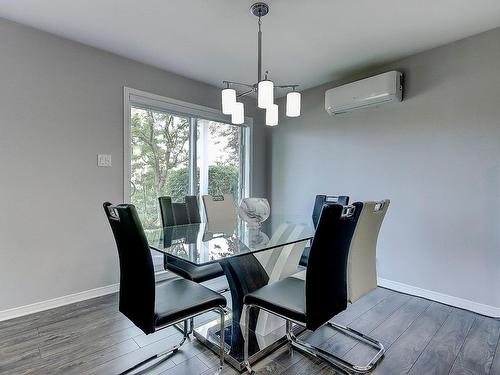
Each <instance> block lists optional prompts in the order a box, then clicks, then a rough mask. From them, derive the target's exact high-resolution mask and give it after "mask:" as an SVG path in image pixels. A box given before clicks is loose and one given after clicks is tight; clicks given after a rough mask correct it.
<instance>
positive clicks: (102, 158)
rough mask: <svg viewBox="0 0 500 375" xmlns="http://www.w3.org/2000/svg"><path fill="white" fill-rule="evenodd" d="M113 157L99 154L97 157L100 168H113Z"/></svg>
mask: <svg viewBox="0 0 500 375" xmlns="http://www.w3.org/2000/svg"><path fill="white" fill-rule="evenodd" d="M111 165H112V164H111V155H106V154H99V155H97V166H98V167H111Z"/></svg>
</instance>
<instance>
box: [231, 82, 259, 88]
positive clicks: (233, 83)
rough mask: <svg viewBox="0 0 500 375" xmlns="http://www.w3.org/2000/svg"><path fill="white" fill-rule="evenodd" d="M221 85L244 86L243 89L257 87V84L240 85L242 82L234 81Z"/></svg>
mask: <svg viewBox="0 0 500 375" xmlns="http://www.w3.org/2000/svg"><path fill="white" fill-rule="evenodd" d="M222 83H223V84H230V85H238V86H245V87H251V88H255V87H257V84H255V83H254V84H249V83H242V82H235V81H222Z"/></svg>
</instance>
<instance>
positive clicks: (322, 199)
mask: <svg viewBox="0 0 500 375" xmlns="http://www.w3.org/2000/svg"><path fill="white" fill-rule="evenodd" d="M327 203H329V204H330V203H337V204H341V205H342V206H347V205H348V204H349V197H348V196H347V195H321V194H320V195H316V199H315V200H314V207H313V213H312V220H313V224H314V227H315V228H316V227H317V226H318V221H319V216H320V215H321V209H322V208H323V206H324V205H325V204H327Z"/></svg>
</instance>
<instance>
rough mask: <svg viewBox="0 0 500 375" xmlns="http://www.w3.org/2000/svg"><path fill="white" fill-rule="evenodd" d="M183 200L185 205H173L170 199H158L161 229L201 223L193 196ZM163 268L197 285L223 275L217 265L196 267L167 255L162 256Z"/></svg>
mask: <svg viewBox="0 0 500 375" xmlns="http://www.w3.org/2000/svg"><path fill="white" fill-rule="evenodd" d="M184 199H185V203H174V202H172V198H171V197H166V196H165V197H159V198H158V201H159V203H160V213H161V219H162V223H163V227H170V226H173V225H185V224H197V223H201V218H200V211H199V209H198V201H197V198H196V197H195V196H194V195H188V196H186V197H185V198H184ZM164 268H165V269H166V270H169V271H172V272H173V273H175V274H177V275H179V276H182V277H184V278H186V279H188V280H192V281H194V282H197V283H202V282H204V281H208V280H212V279H215V278H217V277H220V276H223V275H224V271H223V270H222V267H221V266H220V264H218V263H214V264H208V265H206V266H196V265H193V264H191V263H189V262H185V261H182V260H181V259H178V258H175V257H172V256H170V255H168V254H165V256H164Z"/></svg>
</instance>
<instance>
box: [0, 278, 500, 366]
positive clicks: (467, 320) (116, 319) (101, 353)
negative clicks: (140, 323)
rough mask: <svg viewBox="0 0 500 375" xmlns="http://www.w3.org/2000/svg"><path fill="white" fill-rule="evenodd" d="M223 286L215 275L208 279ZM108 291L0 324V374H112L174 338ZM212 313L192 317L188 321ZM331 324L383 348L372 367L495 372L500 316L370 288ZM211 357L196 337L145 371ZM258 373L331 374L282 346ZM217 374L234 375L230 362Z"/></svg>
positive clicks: (319, 337)
mask: <svg viewBox="0 0 500 375" xmlns="http://www.w3.org/2000/svg"><path fill="white" fill-rule="evenodd" d="M207 285H208V286H210V287H212V288H213V289H218V288H220V287H221V280H218V281H215V282H212V283H210V284H207ZM117 303H118V296H117V294H112V295H108V296H104V297H100V298H95V299H92V300H87V301H83V302H79V303H75V304H72V305H67V306H63V307H60V308H57V309H53V310H48V311H44V312H40V313H37V314H33V315H29V316H25V317H21V318H16V319H12V320H9V321H3V322H0V373H1V374H16V375H19V374H44V375H45V374H78V375H81V374H106V375H108V374H115V373H118V372H120V371H123V370H124V369H126V368H128V367H130V366H132V365H133V364H135V363H138V362H140V361H141V360H143V359H145V358H147V357H148V356H150V355H152V354H154V353H156V352H160V351H162V350H164V349H165V348H167V347H169V346H171V345H173V344H174V343H176V342H177V341H178V340H180V337H181V335H180V333H179V332H178V331H176V330H175V329H174V328H168V329H165V330H162V331H160V332H158V333H155V334H153V335H149V336H146V335H144V334H143V333H142V332H141V331H140V330H139V329H137V328H136V327H135V326H134V325H133V324H132V323H130V322H129V321H128V320H127V319H126V318H125V317H124V316H123V315H121V314H120V313H119V312H118V306H117ZM212 318H213V316H202V317H199V318H197V320H196V324H201V323H203V322H204V321H207V320H210V319H212ZM334 321H336V322H338V323H341V324H346V325H349V326H351V327H353V328H356V329H357V330H360V331H362V332H365V333H369V334H370V335H372V336H374V337H375V338H377V339H379V340H380V341H381V342H382V343H383V344H384V345H385V347H386V349H387V352H386V355H385V357H384V359H383V360H382V362H380V364H379V366H378V367H377V368H376V369H375V370H374V371H373V374H383V375H392V374H411V375H417V374H418V375H421V374H436V375H441V374H454V375H455V374H474V375H476V374H477V375H480V374H484V375H496V374H499V375H500V345H499V338H500V320H496V319H492V318H486V317H484V316H480V315H477V314H474V313H471V312H468V311H464V310H460V309H456V308H453V307H449V306H446V305H442V304H439V303H436V302H431V301H428V300H425V299H422V298H417V297H413V296H408V295H405V294H400V293H397V292H393V291H390V290H387V289H382V288H378V289H376V290H374V291H373V292H372V293H370V294H368V295H366V296H364V297H363V298H362V299H360V300H359V301H357V302H356V303H355V304H353V305H351V306H349V307H348V309H347V310H346V311H344V312H343V313H341V314H340V315H338V316H337V317H335V319H334ZM303 337H305V338H306V339H307V341H309V342H311V343H314V344H316V345H320V346H321V347H323V348H325V349H328V350H330V351H332V352H334V353H337V354H338V355H341V356H343V357H344V358H346V359H348V360H351V361H357V362H363V361H366V359H367V358H368V357H369V356H370V355H372V354H373V351H372V349H370V348H368V347H366V346H364V345H362V344H358V343H357V342H355V341H353V340H352V339H350V338H348V337H346V336H344V335H342V334H340V333H335V332H333V331H332V330H331V329H329V328H326V327H323V328H322V329H320V330H318V331H316V332H314V333H311V332H306V333H304V335H303ZM216 366H217V357H216V355H214V354H213V353H212V352H211V351H209V350H207V349H206V348H205V347H204V346H203V345H201V344H200V343H198V342H197V341H196V340H194V339H191V340H190V341H189V342H187V343H186V344H184V346H183V347H182V349H181V350H180V351H179V352H178V353H176V354H174V355H172V356H170V357H169V358H168V359H166V360H165V361H163V362H162V363H161V364H159V365H158V366H157V367H155V368H154V369H152V370H151V371H148V372H147V374H161V375H180V374H186V375H208V374H212V373H214V371H215V368H216ZM255 370H256V371H257V373H259V374H269V375H270V374H286V375H294V374H304V375H305V374H316V375H327V374H335V371H334V370H333V369H332V368H331V367H329V366H328V365H326V364H324V363H322V362H320V361H318V360H315V359H311V358H310V357H306V356H305V355H303V354H301V353H299V352H296V351H294V352H290V351H289V349H288V347H287V346H285V347H282V348H280V349H278V350H277V351H275V352H274V353H272V354H271V355H270V356H269V357H267V358H266V359H264V360H262V361H261V362H260V363H258V364H256V365H255ZM225 374H228V375H233V374H237V372H236V371H235V370H234V369H232V368H231V367H230V366H229V365H226V367H225Z"/></svg>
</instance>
